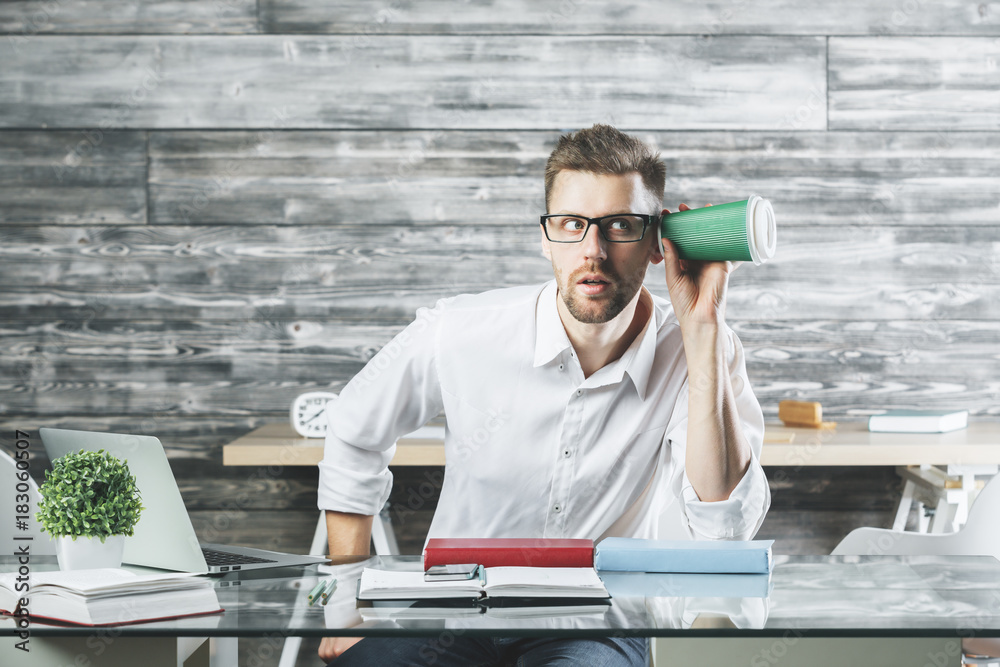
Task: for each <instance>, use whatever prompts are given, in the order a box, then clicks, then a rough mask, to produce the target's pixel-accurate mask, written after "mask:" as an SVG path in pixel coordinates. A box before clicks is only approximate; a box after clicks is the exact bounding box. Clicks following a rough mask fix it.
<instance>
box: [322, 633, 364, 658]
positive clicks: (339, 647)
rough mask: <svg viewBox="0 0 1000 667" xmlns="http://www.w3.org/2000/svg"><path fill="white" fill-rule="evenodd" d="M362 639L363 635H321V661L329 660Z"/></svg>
mask: <svg viewBox="0 0 1000 667" xmlns="http://www.w3.org/2000/svg"><path fill="white" fill-rule="evenodd" d="M362 639H364V637H323V641H321V642H320V643H319V657H320V658H321V659H322V660H323V662H330V661H331V660H333V659H334V658H336V657H339V656H340V654H341V653H343V652H344V651H346V650H347V649H349V648H351V647H352V646H354V645H355V644H357V643H358V642H359V641H361V640H362Z"/></svg>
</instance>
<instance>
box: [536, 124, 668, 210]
mask: <svg viewBox="0 0 1000 667" xmlns="http://www.w3.org/2000/svg"><path fill="white" fill-rule="evenodd" d="M567 169H568V170H570V171H585V172H590V173H592V174H615V175H617V174H629V173H632V172H638V173H639V176H640V177H642V183H643V185H645V186H646V190H647V191H649V194H650V196H651V197H652V198H653V200H654V201H655V203H654V204H653V206H655V207H656V208H657V210H656V211H654V213H659V212H660V211H659V208H660V207H661V206H662V203H663V189H664V186H665V184H666V180H667V167H666V165H664V164H663V161H662V160H660V154H659V153H654V152H653V151H651V150H650V149H649V147H648V146H647V145H646V144H644V143H643V142H642V141H640V140H639V139H637V138H635V137H633V136H631V135H628V134H625V133H624V132H621V131H620V130H617V129H615V128H613V127H611V126H610V125H602V124H600V123H598V124H596V125H594V126H593V127H591V128H588V129H585V130H580V131H578V132H571V133H570V134H565V135H563V136H561V137H559V143H558V144H556V147H555V150H553V151H552V154H551V155H549V160H548V162H546V163H545V210H546V211H548V209H549V200H550V198H551V196H552V187H553V186H554V185H555V182H556V176H557V175H558V174H559V172H560V171H563V170H567Z"/></svg>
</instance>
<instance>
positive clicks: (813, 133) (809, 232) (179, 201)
mask: <svg viewBox="0 0 1000 667" xmlns="http://www.w3.org/2000/svg"><path fill="white" fill-rule="evenodd" d="M998 36H1000V12H998V10H997V8H996V6H995V5H992V4H989V3H976V2H960V1H958V0H948V1H945V2H935V3H931V2H926V1H923V0H879V1H865V0H847V1H846V2H841V3H826V4H817V3H812V2H806V1H804V0H762V1H761V2H756V3H751V2H746V1H745V0H734V1H732V2H722V3H701V2H693V1H690V0H667V1H664V2H652V1H649V0H647V1H635V2H627V3H593V2H584V1H583V0H558V1H556V0H551V1H541V2H526V1H523V0H495V1H486V2H464V3H446V2H438V1H429V0H428V1H424V2H419V3H416V2H409V1H404V0H388V1H386V2H377V3H370V2H361V1H360V0H353V1H350V2H338V3H328V2H320V1H319V0H260V1H259V2H254V1H250V0H219V1H218V2H212V3H205V2H193V1H185V0H161V1H155V0H148V1H146V2H105V1H103V0H102V1H96V2H95V1H88V2H83V1H82V0H48V1H40V2H39V1H31V2H21V1H14V2H4V3H0V54H2V55H0V62H2V66H0V257H2V260H0V261H2V264H0V318H2V320H0V322H2V323H0V327H2V335H0V428H2V429H3V431H2V432H3V438H4V444H5V445H8V444H10V443H9V442H7V439H8V435H9V434H11V433H12V429H13V428H15V427H19V428H29V429H35V428H37V427H39V426H45V425H61V426H66V427H75V428H94V429H107V430H116V429H117V430H131V431H137V432H145V433H154V434H156V435H159V436H160V437H161V438H162V439H163V440H164V442H165V443H166V445H167V447H168V450H169V454H170V457H171V460H172V463H173V464H174V467H175V470H176V472H177V476H178V479H179V481H180V484H181V486H182V489H183V491H184V495H185V499H186V502H187V503H188V507H189V508H190V510H191V511H192V514H193V516H194V517H195V520H196V523H197V525H198V527H199V531H200V532H201V533H202V535H203V537H208V538H212V539H218V540H220V541H222V540H225V541H234V542H244V543H248V544H258V545H265V546H272V547H279V548H290V549H304V548H306V547H307V545H308V543H309V536H310V534H311V531H312V526H313V523H314V519H315V512H314V509H313V508H314V507H315V497H314V494H315V484H316V475H315V471H311V470H295V469H287V468H286V469H281V468H278V469H272V470H247V469H225V468H223V467H222V466H221V460H222V456H221V446H222V444H223V443H225V442H226V441H228V440H231V439H233V438H234V437H236V436H238V435H240V434H241V433H243V432H246V431H248V430H250V429H251V428H253V427H255V426H257V425H260V424H264V423H268V422H272V421H280V420H282V419H284V418H285V414H286V410H287V408H288V405H289V404H290V402H291V400H292V398H293V397H294V396H295V395H296V394H298V393H300V392H303V391H306V390H312V389H327V390H333V391H337V390H339V389H340V388H341V387H342V386H343V385H344V383H345V382H346V381H347V380H348V379H349V378H350V377H351V376H352V375H353V374H354V373H356V372H357V371H358V370H359V369H360V368H362V366H363V364H364V363H365V362H366V361H367V360H368V359H370V358H371V357H372V355H373V354H374V353H375V352H376V351H377V350H378V349H379V348H380V346H382V345H384V344H385V343H386V342H387V341H388V340H389V339H390V338H391V337H392V336H393V335H394V334H395V333H396V332H398V331H399V330H400V329H401V328H402V327H403V326H404V325H405V324H406V323H407V322H408V321H409V320H410V318H412V315H413V312H414V310H415V309H416V308H417V307H418V306H421V305H428V304H431V303H432V302H433V301H434V300H435V299H437V298H439V297H443V296H448V295H452V294H455V293H459V292H465V291H480V290H485V289H489V288H492V287H497V286H504V285H512V284H520V283H525V282H533V281H541V280H544V279H546V278H547V277H548V276H549V275H550V267H549V266H548V265H547V264H546V262H545V260H544V259H543V258H542V257H541V255H540V252H539V248H538V245H537V232H536V231H535V230H536V227H535V225H536V224H537V223H536V222H534V221H535V220H536V218H535V216H536V215H537V214H538V213H539V211H540V210H541V203H542V202H541V199H542V178H541V177H542V169H543V165H544V161H545V158H546V156H547V155H548V153H549V151H550V150H551V148H552V147H553V145H554V142H555V140H556V138H557V137H558V136H559V134H560V133H561V132H563V131H566V130H572V129H577V128H580V127H584V126H589V125H590V124H592V123H594V122H611V123H614V124H616V125H618V126H619V127H621V128H622V129H626V130H629V131H632V132H634V133H636V134H638V135H639V136H641V137H642V138H643V139H646V140H648V141H649V142H651V143H653V144H655V145H656V146H657V147H658V149H659V150H660V151H661V152H662V155H663V157H664V159H665V160H666V162H667V165H668V171H669V175H668V184H667V201H666V205H667V206H668V207H670V208H672V209H673V208H676V206H677V204H678V203H680V202H681V201H685V202H688V203H690V204H692V205H700V204H703V203H706V202H710V201H711V202H716V203H718V202H722V201H730V200H734V199H739V198H742V197H744V196H746V195H747V194H748V193H750V192H760V193H762V194H763V195H765V196H767V197H769V198H770V199H771V200H772V201H773V202H774V204H775V210H776V213H777V217H778V222H779V227H780V232H779V244H778V255H777V257H776V258H775V259H774V261H773V262H771V263H769V264H767V265H765V266H762V267H749V266H748V267H743V268H741V269H740V270H739V271H738V272H737V273H736V274H735V275H734V277H733V280H732V285H731V296H730V303H729V311H728V316H729V320H730V322H731V323H732V326H733V327H734V328H735V329H736V330H737V332H738V333H739V335H740V336H741V337H742V339H743V341H744V345H745V346H746V349H747V353H748V367H749V372H750V375H751V379H752V381H753V385H754V387H755V389H756V391H757V394H758V396H759V397H760V399H761V402H762V404H763V405H764V408H765V411H766V413H767V415H768V416H770V417H772V418H773V417H774V416H775V414H776V410H777V403H778V401H779V400H780V399H783V398H796V399H809V400H821V401H822V402H823V404H824V406H825V409H826V414H827V415H828V416H829V417H831V418H833V419H841V420H850V419H860V418H863V416H864V415H865V414H867V413H868V412H870V411H871V410H872V409H874V408H881V407H893V406H898V407H930V406H942V407H965V408H969V409H970V410H972V412H973V413H974V414H975V415H976V416H977V417H987V418H988V417H997V416H998V415H1000V401H998V396H1000V380H998V379H997V378H998V376H1000V373H998V372H997V371H998V370H1000V355H998V349H1000V348H998V345H997V344H998V342H1000V305H998V304H1000V298H998V297H1000V229H998V222H1000V180H998V176H997V175H998V173H1000V157H998V156H1000V132H998V131H1000V85H998V84H1000V70H998V68H997V62H998V61H1000V39H998ZM649 284H650V286H651V287H652V289H653V290H654V291H655V292H657V293H659V294H663V295H666V290H665V289H664V288H663V287H662V275H661V274H657V273H656V272H651V276H650V280H649ZM38 450H40V446H39V447H38V448H37V449H36V452H38ZM38 462H39V465H41V464H43V463H44V457H41V456H40V457H39V459H38ZM771 472H772V473H776V472H778V471H774V470H772V471H771ZM783 472H784V474H783V475H781V476H777V475H774V476H775V477H777V478H778V479H781V480H783V482H782V483H781V484H777V483H775V488H774V510H773V511H772V514H771V515H770V517H769V518H768V520H767V523H765V526H764V529H763V530H762V533H761V535H762V536H770V537H777V538H778V539H779V551H783V552H798V553H823V552H827V551H828V550H829V549H830V548H831V547H832V546H833V545H834V544H836V542H837V541H838V540H839V539H840V537H841V536H842V535H843V534H844V533H846V532H847V531H848V530H849V529H850V528H853V527H855V526H857V525H862V524H883V525H884V524H885V523H886V522H887V521H888V520H889V513H890V512H891V510H892V505H893V502H894V500H895V494H896V493H897V492H898V489H899V485H898V482H897V481H896V479H895V477H894V475H893V473H892V471H890V470H887V469H874V470H856V469H850V468H845V469H820V470H811V471H810V470H805V469H795V468H788V469H785V470H784V471H783ZM433 473H434V471H433V470H428V469H416V470H407V471H400V472H399V473H398V474H397V488H396V491H395V492H394V501H395V502H396V503H397V506H398V507H401V508H405V507H407V503H408V502H409V501H410V500H411V499H412V498H413V495H412V493H411V492H414V491H415V490H416V489H419V488H421V487H420V485H421V484H424V483H425V482H426V481H427V479H428V477H427V476H428V475H430V476H431V477H433V476H434V474H433ZM433 504H434V500H433V498H422V499H421V500H420V501H419V502H418V503H417V505H419V506H418V507H417V508H416V511H415V512H413V513H412V514H411V513H407V514H406V515H405V517H404V518H405V521H404V522H403V531H402V532H403V537H404V546H405V547H406V548H407V549H408V550H410V551H415V550H416V549H418V548H419V545H420V541H421V539H422V533H423V531H424V530H425V529H426V525H427V521H428V519H429V516H430V512H431V511H432V509H433Z"/></svg>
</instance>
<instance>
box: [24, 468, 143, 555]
mask: <svg viewBox="0 0 1000 667" xmlns="http://www.w3.org/2000/svg"><path fill="white" fill-rule="evenodd" d="M38 491H39V495H40V496H41V499H40V500H39V502H38V512H37V513H36V514H35V518H37V519H38V521H39V523H40V524H41V527H42V531H43V532H46V533H49V534H50V535H51V536H52V537H53V538H55V537H61V536H64V535H65V536H69V537H72V538H73V539H74V540H75V539H76V538H77V537H79V536H81V535H82V536H85V537H100V538H101V542H102V543H103V542H104V540H105V538H107V537H110V536H112V535H132V533H133V531H134V529H135V524H136V523H138V522H139V514H140V512H141V511H142V510H143V509H144V508H143V507H142V503H141V500H142V499H141V498H140V496H139V489H138V487H137V486H136V484H135V475H133V474H132V473H131V471H129V468H128V463H126V462H125V461H122V460H120V459H118V458H116V457H115V456H112V455H111V454H109V453H107V452H105V451H104V450H103V449H102V450H100V451H97V452H88V451H86V450H80V451H79V452H75V453H70V454H66V455H65V456H61V457H59V458H58V459H56V460H55V461H53V462H52V470H51V471H46V474H45V482H44V483H43V484H42V485H41V487H39V489H38Z"/></svg>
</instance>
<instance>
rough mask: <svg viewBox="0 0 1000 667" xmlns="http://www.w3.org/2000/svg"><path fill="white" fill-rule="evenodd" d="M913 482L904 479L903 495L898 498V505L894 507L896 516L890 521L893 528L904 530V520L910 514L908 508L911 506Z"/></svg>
mask: <svg viewBox="0 0 1000 667" xmlns="http://www.w3.org/2000/svg"><path fill="white" fill-rule="evenodd" d="M913 488H914V484H913V482H911V481H910V480H906V483H905V484H904V485H903V495H902V497H900V499H899V506H897V507H896V518H895V519H893V521H892V529H893V530H906V520H907V518H909V516H910V508H911V507H912V506H913Z"/></svg>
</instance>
